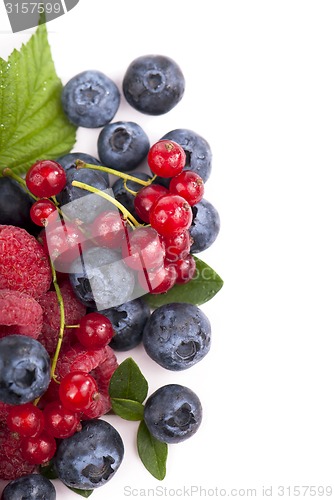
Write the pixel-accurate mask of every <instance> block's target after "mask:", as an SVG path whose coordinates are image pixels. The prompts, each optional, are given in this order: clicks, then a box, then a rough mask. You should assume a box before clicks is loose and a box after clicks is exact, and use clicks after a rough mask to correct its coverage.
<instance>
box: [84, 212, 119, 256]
mask: <svg viewBox="0 0 334 500" xmlns="http://www.w3.org/2000/svg"><path fill="white" fill-rule="evenodd" d="M126 230H127V228H126V223H125V221H124V219H123V218H122V217H121V215H120V214H119V212H118V211H107V212H102V213H101V214H99V215H98V216H97V217H96V219H95V220H94V221H93V222H92V224H91V227H90V231H91V235H92V237H93V238H94V239H95V241H96V242H97V243H98V244H99V245H101V246H106V247H109V248H118V247H120V245H121V243H122V241H123V239H124V237H125V232H126Z"/></svg>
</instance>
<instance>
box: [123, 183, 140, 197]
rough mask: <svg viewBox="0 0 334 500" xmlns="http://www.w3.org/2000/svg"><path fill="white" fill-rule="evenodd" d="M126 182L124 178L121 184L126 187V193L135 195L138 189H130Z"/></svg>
mask: <svg viewBox="0 0 334 500" xmlns="http://www.w3.org/2000/svg"><path fill="white" fill-rule="evenodd" d="M126 182H127V181H126V179H124V181H123V186H124V188H125V189H126V191H128V193H130V194H132V195H133V196H136V194H137V193H138V191H133V190H132V189H130V188H128V186H127V185H126Z"/></svg>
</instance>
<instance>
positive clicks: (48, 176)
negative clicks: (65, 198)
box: [26, 160, 66, 198]
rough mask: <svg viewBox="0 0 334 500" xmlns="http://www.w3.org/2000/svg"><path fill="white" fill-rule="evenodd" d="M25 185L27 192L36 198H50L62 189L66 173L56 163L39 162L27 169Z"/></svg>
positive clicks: (49, 161) (51, 161)
mask: <svg viewBox="0 0 334 500" xmlns="http://www.w3.org/2000/svg"><path fill="white" fill-rule="evenodd" d="M26 184H27V188H28V189H29V191H30V192H31V193H32V194H33V195H35V196H38V198H50V196H56V195H57V194H59V193H60V191H62V190H63V189H64V187H65V185H66V173H65V170H64V169H63V167H62V166H61V165H60V164H59V163H57V162H56V161H53V160H40V161H37V162H36V163H34V164H33V165H32V166H31V167H30V168H29V170H28V172H27V175H26Z"/></svg>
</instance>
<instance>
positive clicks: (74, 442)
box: [54, 419, 124, 490]
mask: <svg viewBox="0 0 334 500" xmlns="http://www.w3.org/2000/svg"><path fill="white" fill-rule="evenodd" d="M123 456H124V445H123V441H122V438H121V436H120V435H119V433H118V432H117V430H116V429H115V428H114V427H113V426H112V425H110V424H109V423H108V422H105V421H104V420H101V419H93V420H88V421H85V422H82V430H81V431H79V432H76V433H75V434H73V436H71V437H69V438H66V439H63V440H62V441H61V442H60V444H59V446H58V450H57V453H56V456H55V460H54V463H55V469H56V471H57V473H58V476H59V479H60V480H61V481H62V482H63V483H64V484H66V486H69V487H70V488H78V489H80V490H91V489H95V488H99V487H100V486H103V485H104V484H106V483H107V482H108V481H109V480H110V479H111V478H112V477H113V476H114V474H115V472H116V471H117V469H118V468H119V466H120V465H121V462H122V460H123Z"/></svg>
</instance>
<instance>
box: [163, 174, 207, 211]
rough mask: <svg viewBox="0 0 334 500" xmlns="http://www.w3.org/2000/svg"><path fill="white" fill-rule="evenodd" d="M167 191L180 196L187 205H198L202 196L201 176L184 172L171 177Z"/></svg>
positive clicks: (202, 183) (202, 184)
mask: <svg viewBox="0 0 334 500" xmlns="http://www.w3.org/2000/svg"><path fill="white" fill-rule="evenodd" d="M169 191H170V192H171V193H173V194H178V195H179V196H182V198H184V199H185V200H187V202H188V203H189V205H191V206H193V205H196V203H199V202H200V201H201V199H202V198H203V195H204V182H203V179H202V177H201V176H199V175H198V174H196V172H192V171H191V170H184V171H183V172H181V173H180V174H178V175H177V176H176V177H173V178H172V179H171V181H170V184H169Z"/></svg>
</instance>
